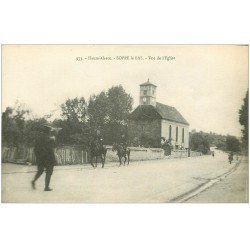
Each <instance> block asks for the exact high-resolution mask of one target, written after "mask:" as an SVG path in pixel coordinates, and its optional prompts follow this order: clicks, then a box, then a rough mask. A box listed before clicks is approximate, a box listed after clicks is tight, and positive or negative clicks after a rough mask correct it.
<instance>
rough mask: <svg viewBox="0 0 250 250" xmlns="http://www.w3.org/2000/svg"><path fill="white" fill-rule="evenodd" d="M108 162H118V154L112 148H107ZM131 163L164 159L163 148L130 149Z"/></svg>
mask: <svg viewBox="0 0 250 250" xmlns="http://www.w3.org/2000/svg"><path fill="white" fill-rule="evenodd" d="M107 149H108V151H107V156H106V161H107V162H116V161H118V156H117V152H113V151H112V147H111V146H107ZM129 149H130V160H131V161H144V160H145V161H146V160H156V159H163V158H164V151H163V149H161V148H142V147H129Z"/></svg>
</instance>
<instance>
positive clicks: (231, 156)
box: [228, 152, 234, 164]
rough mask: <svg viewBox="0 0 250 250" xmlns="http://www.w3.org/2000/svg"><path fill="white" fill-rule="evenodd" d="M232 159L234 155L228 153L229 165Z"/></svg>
mask: <svg viewBox="0 0 250 250" xmlns="http://www.w3.org/2000/svg"><path fill="white" fill-rule="evenodd" d="M233 158H234V154H233V153H232V152H231V153H229V154H228V161H229V163H230V164H231V163H232V161H233Z"/></svg>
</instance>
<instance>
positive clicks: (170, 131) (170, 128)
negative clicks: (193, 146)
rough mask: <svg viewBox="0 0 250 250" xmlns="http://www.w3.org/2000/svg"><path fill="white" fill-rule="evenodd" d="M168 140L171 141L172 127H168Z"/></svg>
mask: <svg viewBox="0 0 250 250" xmlns="http://www.w3.org/2000/svg"><path fill="white" fill-rule="evenodd" d="M169 139H172V126H171V125H169Z"/></svg>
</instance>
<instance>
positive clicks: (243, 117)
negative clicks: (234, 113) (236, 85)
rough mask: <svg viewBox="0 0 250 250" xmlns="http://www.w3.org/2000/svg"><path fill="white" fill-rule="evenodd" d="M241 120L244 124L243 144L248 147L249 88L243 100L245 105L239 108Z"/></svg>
mask: <svg viewBox="0 0 250 250" xmlns="http://www.w3.org/2000/svg"><path fill="white" fill-rule="evenodd" d="M239 122H240V124H241V125H242V126H243V129H242V134H243V138H242V141H243V144H244V145H245V146H246V147H248V90H247V93H246V97H245V98H244V100H243V105H242V106H241V109H240V110H239Z"/></svg>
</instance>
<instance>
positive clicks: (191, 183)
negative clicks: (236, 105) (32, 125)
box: [2, 151, 248, 203]
mask: <svg viewBox="0 0 250 250" xmlns="http://www.w3.org/2000/svg"><path fill="white" fill-rule="evenodd" d="M35 170H36V167H35V166H21V165H14V164H9V163H8V164H7V163H5V164H2V202H7V203H13V202H19V203H166V202H248V185H246V183H247V181H248V159H247V158H243V159H241V161H236V160H235V161H234V162H233V163H232V164H231V165H230V164H229V163H228V160H227V155H226V154H225V153H222V152H220V151H216V154H215V157H214V158H213V157H212V156H199V157H191V158H182V159H162V160H154V161H140V162H131V164H130V165H129V166H122V167H119V166H118V163H108V164H106V165H105V168H103V169H102V168H101V167H100V165H99V166H98V168H96V169H93V168H92V167H91V166H90V165H74V166H56V167H55V171H54V174H53V176H52V181H51V187H52V188H53V191H52V192H44V191H43V187H44V175H43V176H42V177H41V178H40V179H39V180H38V181H37V189H36V190H32V189H31V185H30V182H31V180H32V178H33V176H34V174H35ZM235 176H236V177H235ZM235 183H236V184H235ZM218 185H219V186H218ZM215 187H216V188H215ZM210 190H211V191H210ZM221 190H223V195H219V192H221ZM208 192H209V193H208ZM226 196H227V197H229V196H230V198H228V199H226V198H225V197H226Z"/></svg>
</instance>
